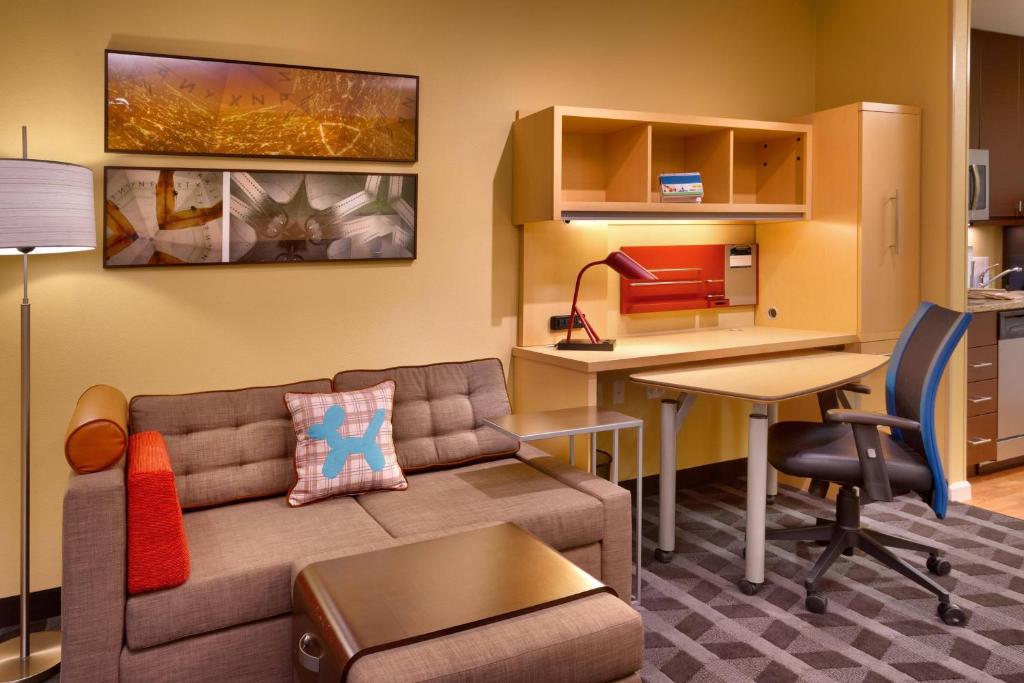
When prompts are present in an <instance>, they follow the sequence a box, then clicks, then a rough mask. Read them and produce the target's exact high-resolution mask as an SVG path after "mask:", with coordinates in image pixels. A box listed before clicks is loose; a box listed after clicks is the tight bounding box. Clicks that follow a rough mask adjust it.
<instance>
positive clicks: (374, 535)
mask: <svg viewBox="0 0 1024 683" xmlns="http://www.w3.org/2000/svg"><path fill="white" fill-rule="evenodd" d="M391 493H392V494H393V495H397V496H401V495H402V494H399V493H394V492H391ZM185 533H186V534H187V535H188V541H189V548H190V550H191V555H192V574H191V576H190V577H189V578H188V581H186V582H185V583H184V584H182V585H180V586H178V587H177V588H172V589H170V590H165V591H159V592H156V593H144V594H141V595H133V596H131V597H129V598H128V604H127V609H126V615H125V621H126V624H125V631H126V633H127V638H128V647H130V648H132V649H133V650H137V649H140V648H146V647H152V646H154V645H158V644H160V643H167V642H170V641H172V640H177V639H179V638H184V637H187V636H191V635H195V634H198V633H206V632H208V631H214V630H216V629H222V628H227V627H230V626H235V625H238V624H245V623H248V622H251V621H256V620H258V619H266V618H268V617H273V616H275V615H278V614H285V613H287V612H288V611H289V610H291V604H292V601H291V596H292V566H293V564H294V563H296V562H298V563H301V558H302V557H303V556H305V555H316V554H321V553H326V552H330V553H331V554H332V555H334V556H336V557H340V556H343V555H347V554H351V553H356V552H362V551H364V550H370V549H373V548H382V547H386V546H388V545H393V544H394V543H395V541H394V539H392V538H391V537H390V536H389V535H388V534H387V532H386V531H384V529H382V528H381V526H380V525H379V524H377V523H376V522H375V521H374V520H373V519H372V518H371V517H370V516H369V515H368V514H367V513H366V512H365V511H364V510H363V509H362V508H361V507H360V506H359V505H358V504H357V503H356V502H355V499H353V498H332V499H330V500H325V501H322V502H320V503H318V504H316V505H309V506H306V507H301V508H292V507H289V506H288V503H287V502H286V501H285V499H284V498H283V497H279V498H268V499H265V500H257V501H249V502H244V503H236V504H234V505H225V506H221V507H216V508H210V509H207V510H197V511H195V512H188V513H186V514H185Z"/></svg>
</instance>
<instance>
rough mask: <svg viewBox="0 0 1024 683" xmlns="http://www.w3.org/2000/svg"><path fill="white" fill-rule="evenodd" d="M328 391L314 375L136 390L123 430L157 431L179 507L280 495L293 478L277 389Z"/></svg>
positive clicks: (284, 410)
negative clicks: (279, 381) (168, 391)
mask: <svg viewBox="0 0 1024 683" xmlns="http://www.w3.org/2000/svg"><path fill="white" fill-rule="evenodd" d="M330 390H331V382H330V380H327V379H319V380H312V381H308V382H296V383H295V384H285V385H282V386H275V387H253V388H248V389H236V390H233V391H204V392H201V393H197V394H180V395H177V396H136V397H135V398H133V399H132V401H131V405H130V406H129V428H130V430H131V432H132V433H135V432H146V431H157V432H160V433H161V434H162V435H163V437H164V441H165V442H166V443H167V450H168V453H169V454H170V458H171V467H172V468H173V469H174V476H175V481H176V483H177V487H178V497H179V498H180V499H181V506H182V507H183V508H197V507H207V506H210V505H221V504H223V503H229V502H232V501H236V500H244V499H246V498H259V497H262V496H269V495H273V494H276V493H284V492H285V491H287V490H288V487H289V486H291V484H292V482H293V481H294V480H295V463H294V456H295V430H294V429H293V428H292V419H291V414H290V413H289V412H288V407H287V406H286V405H285V403H284V395H285V394H286V393H288V392H290V391H291V392H310V393H326V392H329V391H330Z"/></svg>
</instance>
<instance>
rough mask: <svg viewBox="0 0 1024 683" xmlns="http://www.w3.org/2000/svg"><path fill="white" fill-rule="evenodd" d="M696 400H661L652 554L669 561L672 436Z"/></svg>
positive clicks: (673, 540)
mask: <svg viewBox="0 0 1024 683" xmlns="http://www.w3.org/2000/svg"><path fill="white" fill-rule="evenodd" d="M695 400H697V396H696V395H695V394H680V396H679V400H676V401H674V400H672V399H668V398H663V399H662V400H661V425H660V426H659V427H660V429H661V439H660V447H661V468H660V469H659V470H658V547H657V549H656V550H655V551H654V557H655V559H657V560H658V561H659V562H671V561H672V553H674V552H675V549H676V435H677V434H679V430H680V429H681V428H682V426H683V422H684V421H685V420H686V416H687V415H688V414H689V413H690V408H692V407H693V402H694V401H695Z"/></svg>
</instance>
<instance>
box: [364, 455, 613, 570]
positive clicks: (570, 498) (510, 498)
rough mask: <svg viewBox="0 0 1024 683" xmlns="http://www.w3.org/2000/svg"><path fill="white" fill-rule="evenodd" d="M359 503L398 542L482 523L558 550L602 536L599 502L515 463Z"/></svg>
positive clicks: (412, 483)
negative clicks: (507, 527)
mask: <svg viewBox="0 0 1024 683" xmlns="http://www.w3.org/2000/svg"><path fill="white" fill-rule="evenodd" d="M356 500H358V501H359V504H360V505H362V506H363V508H364V509H365V510H366V511H367V512H369V513H370V515H371V516H372V517H373V518H374V519H375V520H377V522H379V523H380V525H381V526H383V527H384V528H385V529H387V531H388V532H389V533H390V534H391V535H392V536H396V537H399V538H401V537H403V536H409V535H412V534H421V533H424V532H427V531H430V530H432V529H452V528H455V527H461V526H464V525H467V524H472V523H479V522H513V523H515V524H518V525H519V526H520V527H522V528H524V529H526V530H527V531H529V532H531V533H533V534H534V535H535V536H537V537H538V538H540V539H541V540H542V541H544V542H545V543H547V544H548V545H550V546H552V547H553V548H555V549H556V550H566V549H568V548H576V547H578V546H581V545H587V544H589V543H595V542H597V541H600V540H601V536H602V528H603V514H604V510H603V509H602V507H601V502H600V501H599V500H597V499H596V498H594V497H592V496H589V495H587V494H586V493H582V492H580V491H577V490H576V489H573V488H570V487H568V486H566V485H565V484H563V483H561V482H559V481H558V480H557V479H554V478H552V477H549V476H548V475H546V474H544V473H543V472H541V471H540V470H537V469H536V468H533V467H530V466H529V465H527V464H526V463H524V462H522V461H520V460H518V459H516V458H504V459H502V460H493V461H489V462H483V463H476V464H474V465H466V466H464V467H459V468H457V469H449V470H438V471H435V472H424V473H421V474H415V475H411V476H410V477H409V488H408V489H407V490H406V491H404V492H402V493H400V494H394V493H391V492H388V491H383V492H379V493H377V492H375V493H367V494H364V495H362V496H359V497H358V498H357V499H356Z"/></svg>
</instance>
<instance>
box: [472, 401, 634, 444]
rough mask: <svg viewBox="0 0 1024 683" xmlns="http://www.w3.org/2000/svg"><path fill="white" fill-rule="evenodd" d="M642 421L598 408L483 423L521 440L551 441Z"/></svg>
mask: <svg viewBox="0 0 1024 683" xmlns="http://www.w3.org/2000/svg"><path fill="white" fill-rule="evenodd" d="M643 422H644V421H643V420H641V419H639V418H636V417H631V416H629V415H623V414H622V413H617V412H615V411H614V410H603V409H601V408H598V407H597V406H582V407H579V408H562V409H561V410H543V411H540V412H536V413H513V414H512V415H501V416H499V417H491V418H487V419H485V420H484V423H485V424H489V425H491V426H492V427H494V428H495V429H497V430H498V431H500V432H504V433H506V434H508V435H509V436H511V437H513V438H516V439H519V440H520V441H534V440H536V439H550V438H553V437H556V436H568V435H570V434H586V433H588V432H598V431H607V430H610V429H628V428H630V427H637V426H639V425H642V424H643Z"/></svg>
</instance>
